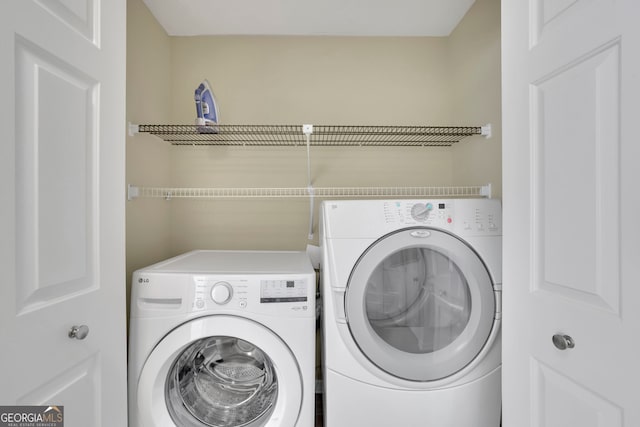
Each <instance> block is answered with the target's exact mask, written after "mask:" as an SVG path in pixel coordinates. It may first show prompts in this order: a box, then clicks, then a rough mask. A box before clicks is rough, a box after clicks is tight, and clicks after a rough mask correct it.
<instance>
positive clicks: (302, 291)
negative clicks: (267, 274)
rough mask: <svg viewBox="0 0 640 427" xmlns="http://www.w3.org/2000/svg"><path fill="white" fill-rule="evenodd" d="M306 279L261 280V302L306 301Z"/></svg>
mask: <svg viewBox="0 0 640 427" xmlns="http://www.w3.org/2000/svg"><path fill="white" fill-rule="evenodd" d="M306 301H307V282H306V280H261V281H260V302H261V303H278V302H306Z"/></svg>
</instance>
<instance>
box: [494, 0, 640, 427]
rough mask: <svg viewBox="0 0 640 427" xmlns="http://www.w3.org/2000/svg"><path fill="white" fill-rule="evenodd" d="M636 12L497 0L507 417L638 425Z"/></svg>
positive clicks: (518, 422) (552, 425)
mask: <svg viewBox="0 0 640 427" xmlns="http://www.w3.org/2000/svg"><path fill="white" fill-rule="evenodd" d="M638 17H640V2H638V1H637V0H561V1H560V0H530V1H528V2H525V1H503V2H502V25H503V28H502V38H503V105H502V111H503V120H502V122H503V126H504V132H503V162H504V173H503V180H504V283H503V302H504V310H503V313H504V314H503V347H504V351H503V363H504V364H503V381H504V384H503V390H504V406H503V408H504V426H505V427H528V426H536V427H596V426H598V427H621V426H637V425H640V405H638V392H637V389H638V384H640V369H639V367H638V363H639V362H638V361H639V360H640V340H639V339H638V331H639V330H640V286H639V282H638V278H639V277H640V244H639V243H640V221H638V218H637V216H638V212H640V191H638V183H640V168H639V167H638V160H639V159H640V144H638V139H639V136H638V129H637V121H638V118H639V117H640V26H639V25H638V23H637V19H638ZM554 336H555V342H554V341H553V339H552V337H554ZM564 346H567V348H565V349H562V347H564ZM571 346H573V348H571ZM558 347H559V348H558Z"/></svg>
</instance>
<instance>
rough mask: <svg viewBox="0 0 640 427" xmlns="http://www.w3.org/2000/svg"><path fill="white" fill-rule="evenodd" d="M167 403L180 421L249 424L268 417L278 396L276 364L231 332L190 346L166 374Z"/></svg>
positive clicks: (180, 422)
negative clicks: (231, 335)
mask: <svg viewBox="0 0 640 427" xmlns="http://www.w3.org/2000/svg"><path fill="white" fill-rule="evenodd" d="M165 393H166V401H167V407H168V409H169V413H170V414H171V418H172V419H173V420H174V421H175V423H176V425H185V426H186V425H198V424H195V423H193V418H195V419H197V420H198V421H199V422H201V423H202V424H203V425H206V426H213V427H218V426H220V427H222V426H247V425H251V424H255V423H257V422H259V420H261V419H263V418H265V417H268V416H269V414H270V412H271V411H272V410H273V407H274V404H275V402H276V399H277V395H278V381H277V376H276V373H275V369H274V366H273V362H272V361H271V359H270V358H269V356H267V355H266V354H265V353H264V352H263V351H262V350H261V349H260V348H258V347H256V346H255V345H253V344H252V343H250V342H248V341H244V340H241V339H239V338H233V337H227V336H214V337H208V338H203V339H200V340H197V341H195V342H194V343H193V344H191V345H189V346H188V347H187V348H186V349H185V350H184V351H183V352H182V354H180V356H179V357H178V358H177V360H176V361H175V363H174V364H173V366H172V367H171V369H170V370H169V374H168V376H167V382H166V391H165Z"/></svg>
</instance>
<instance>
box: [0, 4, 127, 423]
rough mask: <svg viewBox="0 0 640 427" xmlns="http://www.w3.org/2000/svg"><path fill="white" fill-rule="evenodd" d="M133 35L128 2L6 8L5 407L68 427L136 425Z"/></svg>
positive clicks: (1, 253) (0, 149)
mask: <svg viewBox="0 0 640 427" xmlns="http://www.w3.org/2000/svg"><path fill="white" fill-rule="evenodd" d="M125 24H126V2H125V1H124V0H115V1H102V2H100V1H97V0H57V1H56V0H28V1H27V0H9V1H3V2H0V57H1V58H2V60H1V61H0V93H2V94H3V96H2V97H1V98H0V104H1V105H2V111H3V114H2V115H0V125H1V126H2V129H3V143H2V144H0V190H1V192H2V195H3V201H4V202H3V203H2V204H0V235H2V236H3V238H2V239H0V269H1V270H2V271H3V274H4V276H3V286H2V287H0V292H1V295H0V340H1V341H2V342H3V343H11V344H10V348H11V350H10V351H3V352H0V378H2V387H1V388H0V405H13V404H21V405H62V406H64V407H65V411H64V414H65V418H66V419H65V420H64V421H65V426H70V427H74V426H78V427H80V426H83V427H84V426H92V427H93V426H111V425H119V426H124V425H126V424H127V418H126V325H125V289H126V286H125V285H126V283H125V277H124V188H125V185H124V137H125V116H124V109H125V74H126V69H125V56H126V44H125V37H126V34H125ZM80 325H86V326H88V328H89V334H88V335H87V336H86V337H85V338H84V339H73V338H72V337H70V336H69V331H70V329H71V328H72V327H73V326H80Z"/></svg>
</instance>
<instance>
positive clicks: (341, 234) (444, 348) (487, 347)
mask: <svg viewBox="0 0 640 427" xmlns="http://www.w3.org/2000/svg"><path fill="white" fill-rule="evenodd" d="M501 218H502V217H501V206H500V202H499V201H498V200H492V199H445V200H362V201H325V202H323V204H322V208H321V221H320V222H321V224H320V227H321V230H320V245H321V249H322V250H321V253H322V268H321V276H322V287H321V289H322V298H323V321H322V322H323V323H322V325H323V341H322V345H323V359H324V362H323V367H324V368H323V372H324V392H325V396H324V402H325V410H324V412H325V413H324V419H325V425H326V426H328V427H349V426H355V425H362V426H367V427H388V426H402V427H412V426H434V427H498V426H499V424H500V412H501V396H500V395H501V385H500V381H501V353H500V347H501V334H500V319H501V281H502V279H501V262H502V261H501V255H502V239H501V233H502V224H501Z"/></svg>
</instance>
